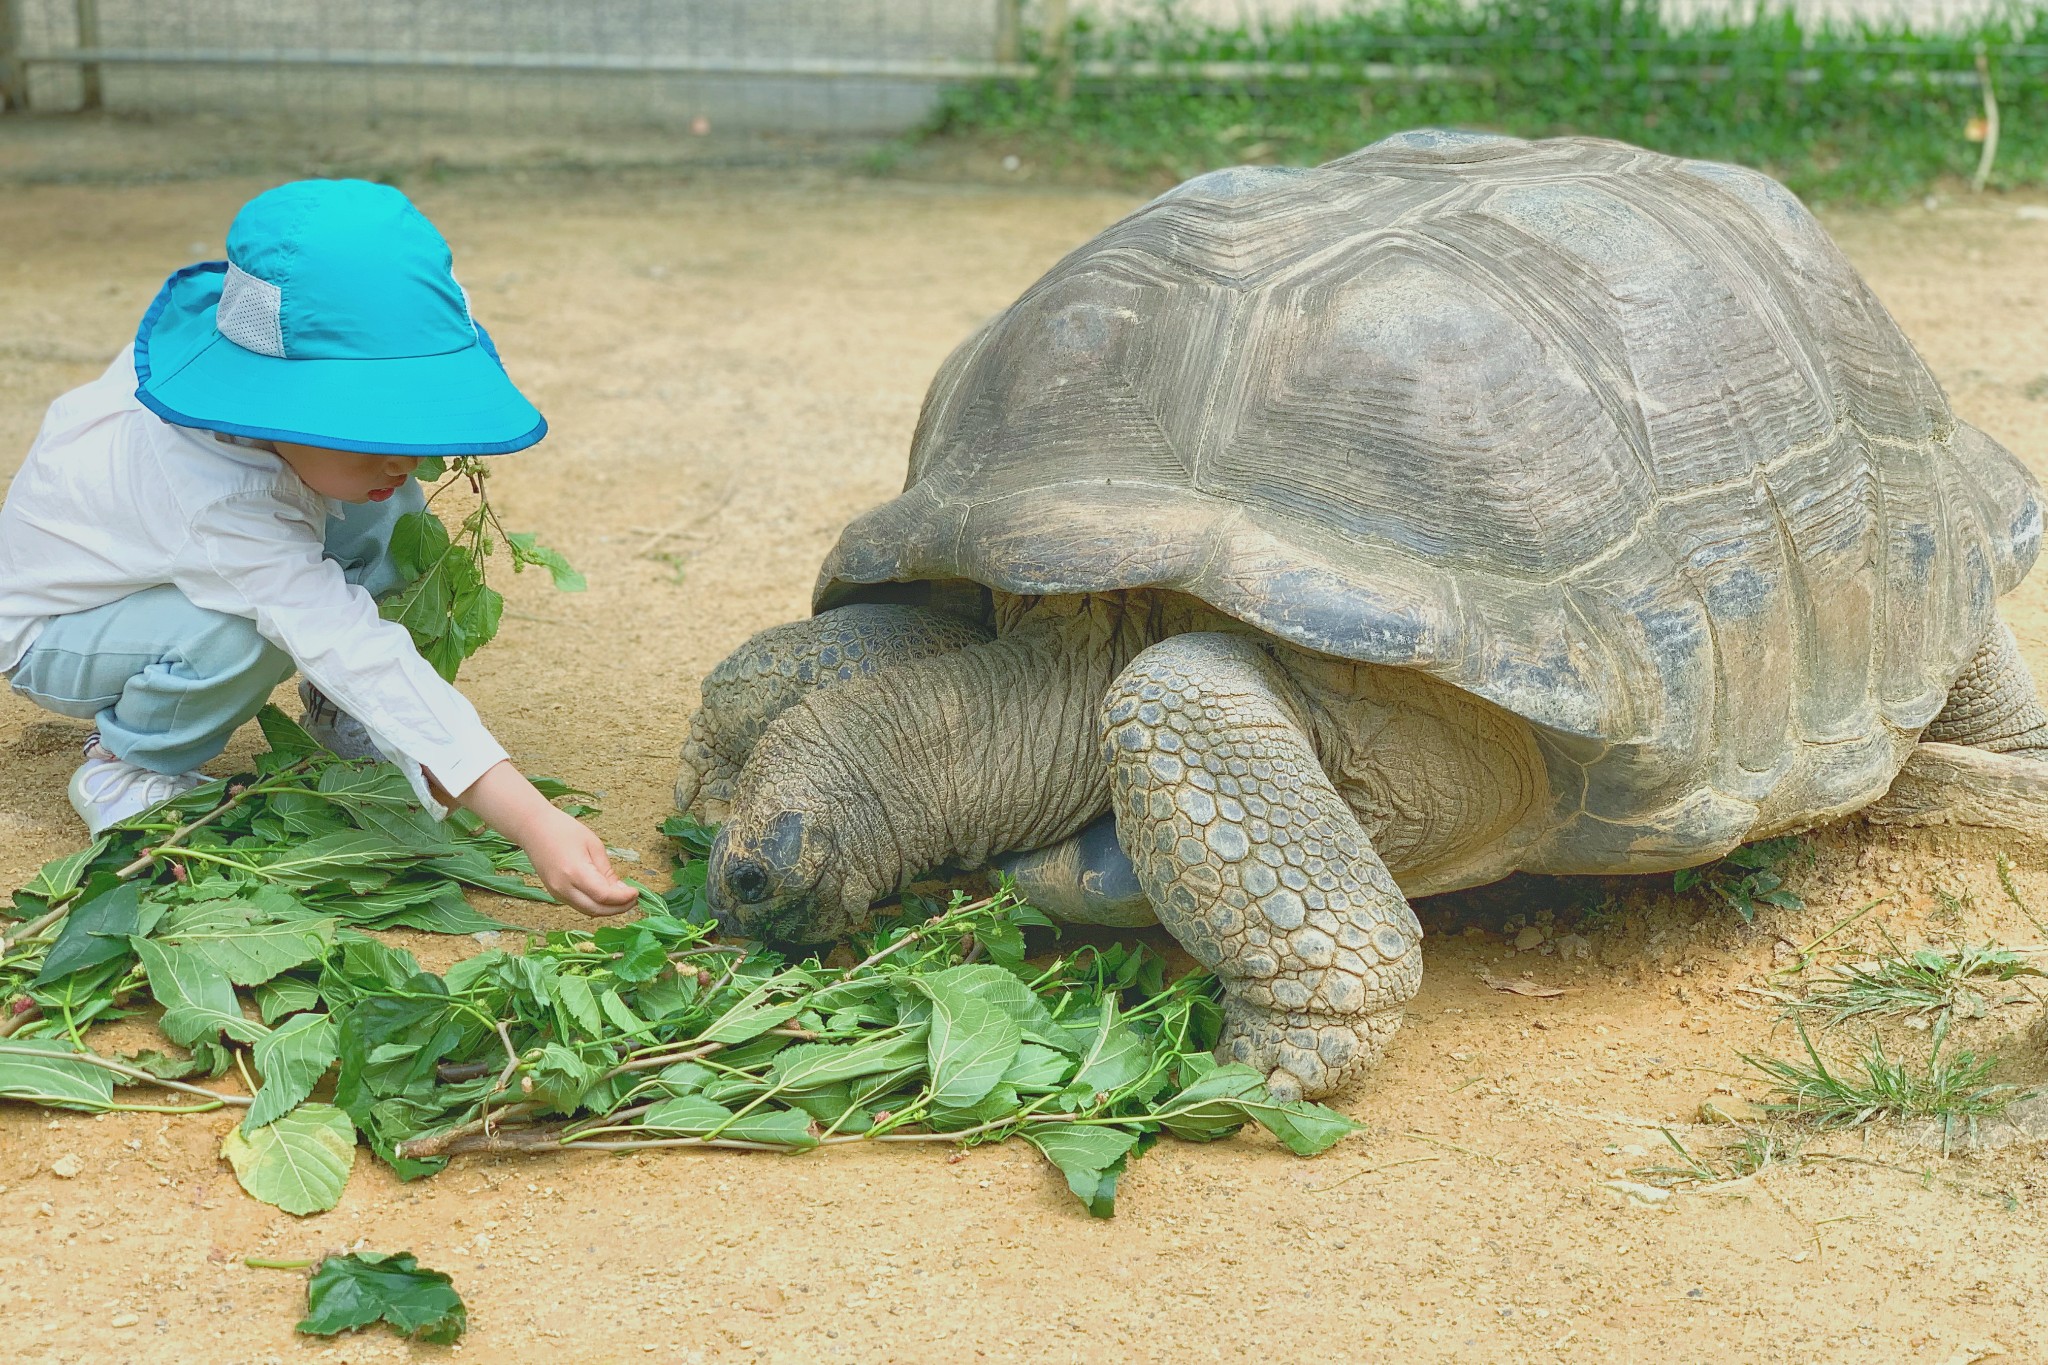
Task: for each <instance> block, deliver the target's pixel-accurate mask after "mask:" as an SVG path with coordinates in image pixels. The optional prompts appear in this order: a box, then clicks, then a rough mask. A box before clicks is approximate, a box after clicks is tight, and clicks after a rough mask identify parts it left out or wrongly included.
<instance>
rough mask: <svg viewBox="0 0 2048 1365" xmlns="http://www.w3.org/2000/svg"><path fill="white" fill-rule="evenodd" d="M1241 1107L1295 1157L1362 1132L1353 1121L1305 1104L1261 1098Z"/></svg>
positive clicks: (1308, 1153)
mask: <svg viewBox="0 0 2048 1365" xmlns="http://www.w3.org/2000/svg"><path fill="white" fill-rule="evenodd" d="M1244 1107H1245V1111H1246V1112H1247V1113H1249V1114H1250V1115H1251V1116H1252V1117H1253V1118H1255V1119H1257V1120H1258V1121H1259V1122H1260V1124H1262V1125H1263V1126H1264V1127H1265V1128H1266V1130H1267V1131H1268V1132H1270V1133H1272V1135H1273V1136H1274V1137H1276V1138H1279V1139H1280V1141H1281V1142H1283V1143H1285V1144H1286V1145H1287V1150H1288V1151H1290V1152H1292V1153H1294V1154H1295V1155H1296V1156H1316V1155H1318V1154H1319V1153H1322V1152H1326V1151H1328V1150H1329V1149H1330V1148H1332V1147H1334V1146H1336V1145H1337V1144H1338V1143H1339V1142H1342V1141H1343V1140H1344V1139H1345V1138H1347V1137H1350V1136H1351V1135H1352V1134H1353V1133H1357V1132H1362V1131H1364V1129H1365V1125H1364V1124H1362V1123H1360V1122H1358V1120H1356V1119H1354V1118H1350V1117H1348V1116H1347V1115H1344V1114H1340V1113H1338V1112H1337V1111H1336V1110H1334V1109H1330V1108H1326V1107H1325V1106H1323V1105H1320V1104H1310V1103H1308V1102H1307V1101H1306V1100H1287V1101H1284V1102H1283V1101H1280V1100H1275V1099H1273V1098H1272V1097H1271V1096H1264V1097H1261V1098H1259V1099H1252V1100H1247V1101H1245V1102H1244Z"/></svg>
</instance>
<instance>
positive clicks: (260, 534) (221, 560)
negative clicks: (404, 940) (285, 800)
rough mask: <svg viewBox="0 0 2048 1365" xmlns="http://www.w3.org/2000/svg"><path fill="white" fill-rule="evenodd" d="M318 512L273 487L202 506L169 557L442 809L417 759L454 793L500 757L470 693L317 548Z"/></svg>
mask: <svg viewBox="0 0 2048 1365" xmlns="http://www.w3.org/2000/svg"><path fill="white" fill-rule="evenodd" d="M324 531H325V517H324V515H322V514H321V512H320V511H319V510H316V509H315V508H313V507H311V506H305V507H301V506H298V505H297V504H296V503H294V502H292V501H290V500H287V499H285V498H283V497H280V496H278V495H276V494H273V493H263V492H248V493H238V494H234V495H231V496H228V497H225V498H222V499H220V500H219V501H217V502H215V503H213V504H211V505H209V506H207V507H205V508H202V509H201V510H200V511H199V512H198V513H197V515H196V516H195V517H194V519H193V524H192V528H191V534H190V536H189V537H188V538H187V539H186V541H185V546H184V549H183V550H182V552H181V553H180V554H179V555H178V557H177V560H176V562H175V564H174V567H173V575H174V578H173V581H174V583H175V585H176V586H177V587H178V589H179V590H180V591H182V592H183V593H184V594H185V596H186V597H188V598H190V599H191V601H192V602H193V604H194V605H195V606H200V607H206V608H209V609H211V610H214V611H220V612H226V613H229V614H230V615H234V616H241V617H245V618H247V619H249V620H251V621H253V622H255V624H256V630H257V633H258V634H260V635H262V636H263V638H264V639H266V640H268V641H270V642H271V643H272V644H274V645H276V646H277V647H278V648H279V649H282V650H283V651H284V652H285V653H286V654H289V655H290V656H291V657H292V660H293V662H295V663H296V664H297V665H298V667H299V671H300V672H301V673H302V674H304V675H305V676H306V678H307V679H308V680H310V681H311V682H312V684H313V686H315V687H317V688H319V689H320V691H321V692H323V693H324V694H326V696H327V698H328V699H329V700H330V701H332V702H333V703H334V704H335V705H336V706H338V707H340V708H341V709H342V710H344V711H346V712H348V713H349V714H350V715H352V716H354V717H355V718H356V719H357V720H359V721H361V722H362V724H363V728H364V729H365V730H367V731H368V732H369V734H370V737H371V739H373V740H374V741H376V744H377V747H378V748H379V749H380V750H382V751H383V752H384V755H385V756H386V757H387V758H389V759H391V760H392V761H393V762H394V763H397V764H398V765H399V766H400V767H401V768H403V769H404V770H405V773H406V776H407V777H408V778H409V779H411V781H412V785H413V790H414V792H415V793H416V794H417V795H418V796H419V797H420V799H421V800H422V801H423V802H424V803H425V804H426V806H427V808H428V809H429V810H431V811H433V812H434V813H435V814H436V815H442V814H445V811H444V810H443V808H442V807H441V806H440V805H439V804H438V803H437V802H435V801H434V799H433V797H432V796H431V794H430V793H429V792H428V790H427V786H426V783H425V781H424V779H423V777H422V775H421V771H420V770H421V769H425V770H426V771H427V772H430V773H432V774H433V775H434V777H435V778H436V779H437V780H438V781H439V782H440V784H441V786H442V788H443V789H445V790H446V791H448V792H450V793H455V794H460V793H461V792H464V791H467V790H468V789H469V787H470V786H471V785H472V784H473V783H475V782H476V780H477V779H478V778H479V777H482V776H483V775H484V773H485V771H486V770H488V769H489V768H490V767H491V766H492V765H494V764H496V763H499V762H501V761H503V760H504V758H505V757H506V754H505V749H504V746H502V745H501V744H499V743H498V741H497V740H496V739H494V738H492V736H491V733H490V731H488V730H486V729H485V728H484V725H483V722H482V721H481V720H480V719H478V717H477V713H476V708H475V707H474V706H471V705H470V703H469V699H468V698H466V697H464V696H463V695H462V694H461V693H460V692H458V691H456V690H455V688H454V687H453V686H452V685H450V684H449V683H448V682H447V681H446V680H445V679H443V678H442V677H441V675H440V674H438V673H436V672H434V670H433V668H432V667H430V666H429V665H428V663H427V661H426V660H425V659H422V658H421V657H420V654H419V651H418V650H416V649H414V648H413V643H412V636H411V635H410V634H408V633H407V631H406V629H405V627H403V626H401V625H399V624H398V623H397V622H396V621H387V620H384V619H383V618H382V617H381V616H379V615H378V614H377V604H376V602H375V601H373V600H372V599H371V597H370V594H369V593H367V592H365V591H364V590H363V589H362V588H360V587H357V586H356V585H354V584H352V583H350V582H349V581H348V580H347V579H346V578H344V577H343V576H342V571H341V566H340V565H338V564H336V563H335V562H334V561H332V560H330V559H327V558H325V557H324V555H323V554H322V548H321V536H322V534H323V532H324Z"/></svg>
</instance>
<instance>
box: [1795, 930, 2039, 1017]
mask: <svg viewBox="0 0 2048 1365" xmlns="http://www.w3.org/2000/svg"><path fill="white" fill-rule="evenodd" d="M1891 946H1892V949H1893V953H1894V955H1893V956H1890V957H1884V958H1879V959H1877V960H1876V961H1872V962H1861V963H1850V964H1847V965H1843V966H1838V967H1836V968H1835V969H1834V970H1833V971H1832V972H1831V973H1830V974H1829V975H1828V976H1825V977H1822V978H1821V979H1820V980H1818V981H1816V982H1814V983H1813V985H1812V987H1811V988H1810V989H1809V990H1808V991H1807V993H1806V996H1805V998H1804V999H1800V1000H1793V1001H1790V1002H1788V1003H1787V1009H1788V1010H1791V1011H1794V1012H1797V1011H1806V1012H1810V1013H1814V1014H1818V1015H1819V1016H1820V1017H1821V1022H1822V1023H1823V1024H1824V1025H1826V1026H1830V1027H1832V1026H1833V1025H1836V1024H1841V1023H1844V1022H1846V1021H1848V1020H1851V1019H1880V1018H1899V1017H1908V1018H1917V1019H1921V1020H1933V1021H1936V1022H1939V1021H1944V1020H1947V1019H1950V1018H1954V1017H1958V1016H1960V1017H1962V1018H1965V1019H1976V1018H1981V1017H1983V1015H1984V1014H1985V1013H1986V1012H1987V1011H1988V1009H1989V1008H1990V1005H1991V1004H1993V1003H2003V1002H2002V1001H1996V1002H1994V1001H1987V999H1986V998H1985V995H1984V992H1985V990H1986V989H1987V988H1989V987H1993V986H1999V985H2005V984H2008V983H2011V982H2015V981H2018V980H2019V979H2020V978H2022V977H2029V976H2042V975H2048V973H2043V972H2042V971H2041V970H2040V969H2039V968H2037V967H2035V966H2033V965H2032V964H2031V963H2029V962H2028V961H2027V959H2026V958H2025V956H2023V955H2022V954H2020V953H2016V952H2014V951H2012V950H2011V949H2009V948H2001V947H1999V946H1998V945H1997V944H1996V943H1989V942H1987V943H1981V944H1969V943H1963V944H1958V945H1957V946H1956V947H1954V948H1951V949H1942V948H1919V949H1915V950H1914V951H1913V952H1910V953H1908V952H1904V951H1901V950H1900V949H1899V948H1898V945H1896V944H1893V945H1891Z"/></svg>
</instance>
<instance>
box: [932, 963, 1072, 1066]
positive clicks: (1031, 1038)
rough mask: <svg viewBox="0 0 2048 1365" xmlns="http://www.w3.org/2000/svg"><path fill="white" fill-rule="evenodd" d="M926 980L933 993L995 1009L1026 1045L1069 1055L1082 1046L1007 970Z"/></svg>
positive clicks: (972, 969)
mask: <svg viewBox="0 0 2048 1365" xmlns="http://www.w3.org/2000/svg"><path fill="white" fill-rule="evenodd" d="M925 980H926V981H927V982H929V983H930V985H931V986H932V987H933V988H935V989H939V990H945V991H950V992H952V993H954V994H957V995H971V996H974V997H976V998H977V999H980V1000H984V1001H986V1002H987V1003H989V1004H991V1005H993V1006H995V1007H996V1008H997V1009H999V1010H1001V1011H1002V1012H1003V1013H1005V1014H1007V1015H1009V1016H1010V1017H1011V1018H1012V1019H1014V1020H1016V1021H1017V1027H1018V1030H1019V1031H1020V1032H1021V1033H1022V1035H1023V1037H1024V1039H1025V1041H1027V1042H1032V1043H1038V1044H1040V1045H1042V1046H1045V1047H1050V1048H1058V1049H1059V1050H1060V1051H1061V1052H1072V1053H1078V1052H1080V1051H1081V1050H1082V1048H1083V1046H1084V1045H1085V1042H1084V1039H1083V1038H1079V1037H1076V1036H1075V1035H1074V1033H1073V1031H1072V1030H1070V1029H1068V1028H1066V1027H1064V1026H1063V1025H1061V1024H1060V1023H1059V1022H1058V1021H1057V1020H1055V1019H1054V1018H1053V1017H1052V1011H1050V1010H1048V1009H1047V1008H1046V1007H1045V1002H1044V1001H1043V1000H1041V999H1039V998H1038V996H1037V995H1035V994H1033V993H1032V991H1031V988H1030V987H1028V986H1026V985H1025V984H1024V983H1023V982H1022V981H1019V980H1018V979H1017V978H1016V976H1015V975H1013V974H1012V973H1011V972H1010V971H1009V970H1008V969H1007V968H1004V967H997V966H991V965H988V964H985V963H975V964H972V965H967V966H960V967H948V968H946V969H945V970H944V971H938V972H933V973H932V974H931V975H930V976H928V977H926V978H925Z"/></svg>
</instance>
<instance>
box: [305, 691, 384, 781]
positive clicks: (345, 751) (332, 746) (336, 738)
mask: <svg viewBox="0 0 2048 1365" xmlns="http://www.w3.org/2000/svg"><path fill="white" fill-rule="evenodd" d="M299 700H300V701H301V702H302V703H304V705H305V708H306V709H305V710H304V711H303V712H301V713H300V715H299V728H300V729H302V730H304V731H305V732H306V733H307V734H309V735H311V736H312V737H313V738H314V739H315V740H317V741H319V744H320V747H321V748H323V749H325V750H327V752H328V753H330V754H333V755H334V756H335V757H337V758H374V759H377V760H379V761H381V760H382V759H383V757H384V755H383V754H382V753H381V752H380V751H379V750H378V748H377V742H376V741H375V740H373V739H371V738H370V732H369V731H368V730H365V729H364V728H363V723H362V722H361V721H359V720H357V719H356V718H355V717H354V716H352V715H350V714H349V713H348V712H346V711H344V710H342V709H341V708H340V707H339V706H336V705H335V704H334V703H333V702H331V701H329V700H327V698H326V697H325V696H323V695H321V692H320V689H319V688H317V687H315V686H313V684H311V683H309V682H307V681H306V680H305V679H304V678H301V679H299Z"/></svg>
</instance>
